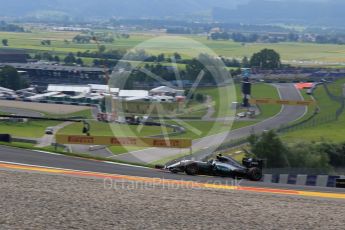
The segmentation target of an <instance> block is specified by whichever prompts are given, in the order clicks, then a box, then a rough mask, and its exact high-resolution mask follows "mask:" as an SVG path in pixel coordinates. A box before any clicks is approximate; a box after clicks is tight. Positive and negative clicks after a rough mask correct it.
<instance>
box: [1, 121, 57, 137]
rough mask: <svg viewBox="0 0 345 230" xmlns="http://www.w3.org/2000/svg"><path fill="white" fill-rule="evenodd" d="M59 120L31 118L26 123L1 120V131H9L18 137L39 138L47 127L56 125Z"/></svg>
mask: <svg viewBox="0 0 345 230" xmlns="http://www.w3.org/2000/svg"><path fill="white" fill-rule="evenodd" d="M60 123H61V122H58V121H38V120H29V121H28V122H26V123H18V122H4V121H1V122H0V130H1V131H0V132H1V133H8V134H11V135H12V136H16V137H28V138H30V137H31V138H39V137H42V136H43V135H44V132H45V129H46V128H47V127H50V126H56V125H58V124H60Z"/></svg>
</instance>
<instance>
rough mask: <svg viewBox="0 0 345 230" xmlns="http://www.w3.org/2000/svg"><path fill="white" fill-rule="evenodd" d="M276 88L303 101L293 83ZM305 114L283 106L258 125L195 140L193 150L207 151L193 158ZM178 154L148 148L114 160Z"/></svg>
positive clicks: (284, 95) (151, 159)
mask: <svg viewBox="0 0 345 230" xmlns="http://www.w3.org/2000/svg"><path fill="white" fill-rule="evenodd" d="M274 86H275V87H277V89H278V92H279V96H280V98H281V99H283V100H303V97H302V95H301V94H300V92H299V91H298V90H297V89H296V87H295V85H294V84H292V83H281V84H274ZM305 112H306V107H304V106H282V109H281V111H280V113H278V114H277V115H276V116H274V117H271V118H269V119H267V120H264V121H262V122H260V123H257V124H255V125H253V126H247V127H244V128H241V129H237V130H233V131H231V132H225V133H219V134H216V135H212V136H207V137H204V138H201V139H199V140H194V141H193V149H194V150H201V149H205V151H203V152H200V153H199V154H198V155H194V156H193V158H195V159H203V158H204V157H205V155H207V154H209V153H210V151H211V152H212V150H208V149H207V148H208V147H210V145H214V146H217V145H219V144H221V143H223V142H224V140H234V139H240V138H244V137H247V136H249V135H250V134H251V133H252V132H253V131H254V132H256V133H259V132H262V131H264V130H270V129H274V128H279V127H280V126H281V125H285V124H288V123H290V122H293V121H295V120H297V119H299V118H301V117H302V116H303V115H304V114H305ZM178 154H181V150H177V149H165V150H164V151H162V150H161V149H159V148H148V149H144V150H139V151H135V152H129V153H125V154H120V155H117V156H115V157H114V158H115V159H119V160H122V161H126V162H138V163H149V162H154V161H157V160H161V159H164V158H166V157H171V156H174V155H178Z"/></svg>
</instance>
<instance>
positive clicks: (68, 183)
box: [0, 171, 345, 230]
mask: <svg viewBox="0 0 345 230" xmlns="http://www.w3.org/2000/svg"><path fill="white" fill-rule="evenodd" d="M0 183H1V184H0V229H1V230H4V229H185V228H188V229H209V228H213V229H221V228H227V229H344V226H345V220H344V210H345V201H343V200H331V199H329V200H327V199H319V198H307V197H293V196H282V195H271V194H259V193H251V192H242V191H224V190H201V189H187V188H162V187H161V185H146V186H144V185H143V184H136V186H134V185H133V184H132V183H131V182H125V181H118V182H114V183H110V181H108V182H107V183H104V181H103V180H100V179H90V178H77V177H71V176H62V175H48V174H39V173H24V172H14V171H0ZM104 185H105V186H104ZM111 185H112V186H111ZM110 187H112V188H111V189H110Z"/></svg>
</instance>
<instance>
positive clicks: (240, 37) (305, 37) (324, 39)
mask: <svg viewBox="0 0 345 230" xmlns="http://www.w3.org/2000/svg"><path fill="white" fill-rule="evenodd" d="M208 39H211V40H233V41H234V42H241V43H254V42H261V43H278V42H309V43H318V44H339V45H342V44H345V35H344V34H297V33H292V32H290V33H286V34H257V33H238V32H236V33H228V32H214V33H211V34H210V35H209V36H208Z"/></svg>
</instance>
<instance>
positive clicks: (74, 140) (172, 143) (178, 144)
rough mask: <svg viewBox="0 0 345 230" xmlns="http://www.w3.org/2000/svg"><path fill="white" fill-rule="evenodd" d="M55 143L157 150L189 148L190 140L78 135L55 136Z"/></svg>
mask: <svg viewBox="0 0 345 230" xmlns="http://www.w3.org/2000/svg"><path fill="white" fill-rule="evenodd" d="M56 142H57V143H59V144H77V145H115V146H141V147H158V148H190V147H191V146H192V140H190V139H167V140H165V139H158V138H146V137H143V138H137V137H110V136H78V135H56Z"/></svg>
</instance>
